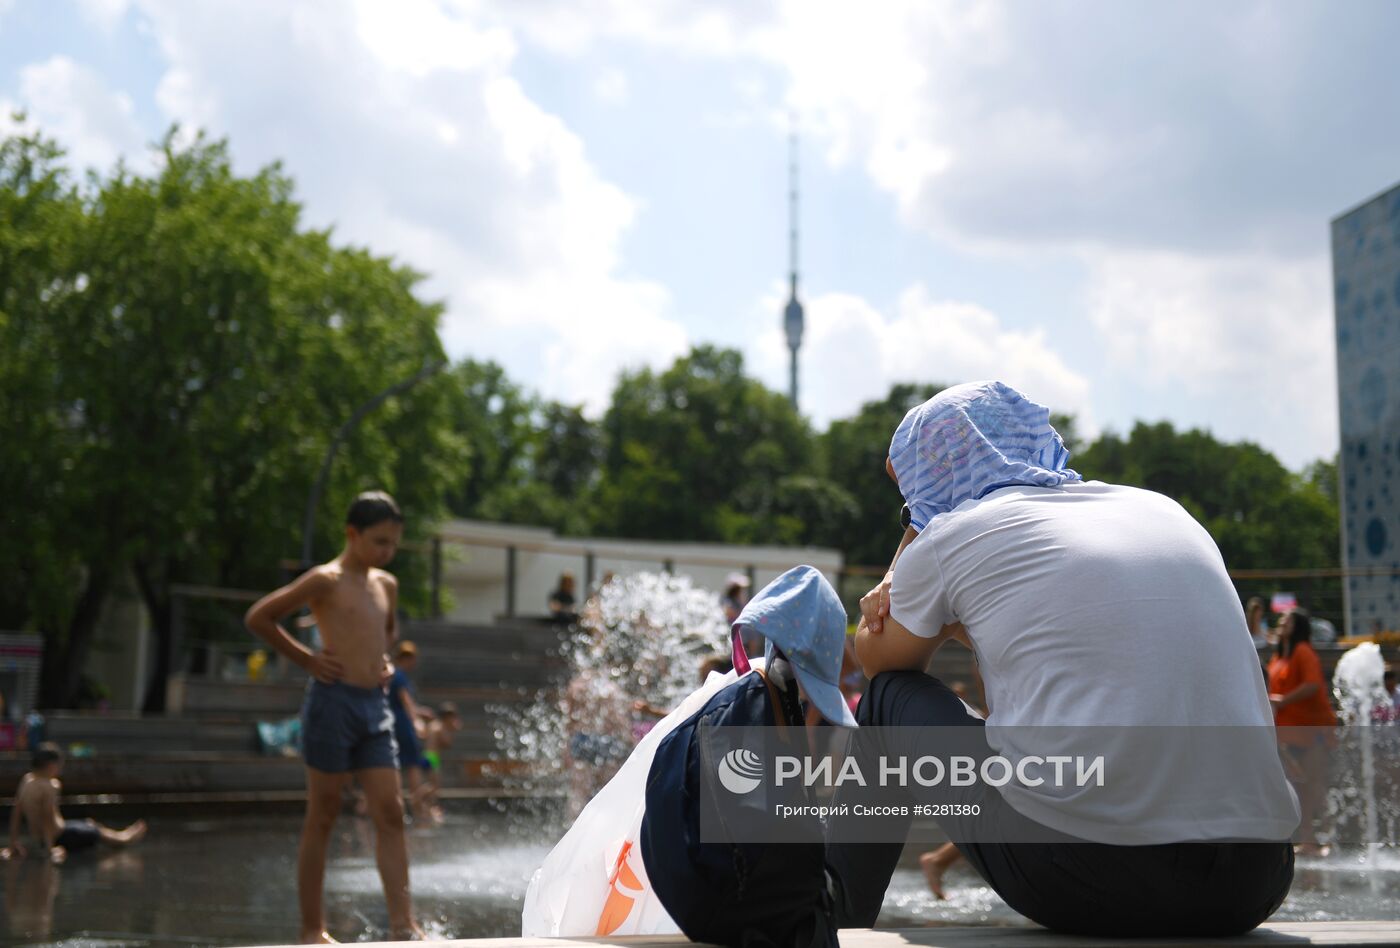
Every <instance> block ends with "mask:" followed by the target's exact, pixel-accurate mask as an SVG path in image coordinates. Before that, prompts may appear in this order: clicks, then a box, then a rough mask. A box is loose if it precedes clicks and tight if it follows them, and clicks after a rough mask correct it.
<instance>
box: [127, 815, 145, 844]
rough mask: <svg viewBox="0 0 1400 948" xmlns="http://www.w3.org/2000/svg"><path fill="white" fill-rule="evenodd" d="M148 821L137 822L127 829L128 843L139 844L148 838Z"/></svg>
mask: <svg viewBox="0 0 1400 948" xmlns="http://www.w3.org/2000/svg"><path fill="white" fill-rule="evenodd" d="M146 829H147V827H146V821H145V820H137V821H136V822H135V823H132V824H131V825H130V826H128V827H127V828H126V841H127V842H128V843H137V842H140V841H141V840H143V839H145V838H146Z"/></svg>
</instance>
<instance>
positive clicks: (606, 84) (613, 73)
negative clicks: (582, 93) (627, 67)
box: [593, 66, 627, 105]
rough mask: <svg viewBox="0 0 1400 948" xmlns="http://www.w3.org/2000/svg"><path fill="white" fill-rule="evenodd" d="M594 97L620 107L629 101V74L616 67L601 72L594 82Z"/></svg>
mask: <svg viewBox="0 0 1400 948" xmlns="http://www.w3.org/2000/svg"><path fill="white" fill-rule="evenodd" d="M593 95H594V96H596V97H597V98H598V100H599V101H601V102H607V103H608V104H610V105H618V104H620V103H622V102H625V101H626V100H627V73H625V72H623V71H622V70H621V69H618V68H617V67H615V66H610V67H608V68H606V69H604V70H603V71H602V72H600V73H599V74H598V76H597V78H595V79H594V80H593Z"/></svg>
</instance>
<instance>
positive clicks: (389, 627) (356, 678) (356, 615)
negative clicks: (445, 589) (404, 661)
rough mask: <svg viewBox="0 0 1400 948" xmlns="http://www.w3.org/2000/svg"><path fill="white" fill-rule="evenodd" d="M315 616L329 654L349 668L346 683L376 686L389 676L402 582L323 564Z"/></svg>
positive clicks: (385, 574) (377, 571) (313, 607)
mask: <svg viewBox="0 0 1400 948" xmlns="http://www.w3.org/2000/svg"><path fill="white" fill-rule="evenodd" d="M314 572H316V573H318V574H319V581H318V582H317V583H316V584H315V586H314V587H313V588H314V589H315V590H316V596H315V597H314V598H313V599H312V600H311V602H310V606H311V614H312V615H313V616H315V617H316V625H317V627H318V628H319V629H320V631H321V638H322V640H323V642H324V645H325V651H327V652H329V653H331V654H332V655H334V656H335V657H336V659H337V660H339V662H340V664H341V666H342V667H343V668H344V674H343V676H342V680H343V681H344V682H345V683H346V684H349V685H356V686H358V687H360V688H376V687H378V686H379V685H380V683H381V680H382V678H383V674H384V653H385V652H386V651H387V650H388V648H389V646H390V644H392V642H393V640H394V638H395V635H396V628H395V624H394V615H395V611H396V608H397V606H398V581H397V580H396V579H395V578H394V577H393V575H392V574H390V573H388V572H385V571H384V570H382V569H373V568H371V569H370V570H369V571H368V572H366V573H357V572H356V571H353V570H348V569H346V568H345V567H344V565H343V564H341V562H340V561H339V560H338V559H337V560H332V561H331V562H329V563H325V564H322V565H321V566H317V567H316V568H315V570H314Z"/></svg>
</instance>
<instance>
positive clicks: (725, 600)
mask: <svg viewBox="0 0 1400 948" xmlns="http://www.w3.org/2000/svg"><path fill="white" fill-rule="evenodd" d="M748 601H749V578H748V577H747V576H745V575H744V574H743V573H730V574H729V575H728V576H726V577H725V579H724V595H723V596H721V597H720V605H721V606H722V607H723V608H724V622H725V624H726V625H733V624H734V621H735V620H736V619H738V618H739V613H741V612H743V611H744V606H745V605H746V604H747V603H748Z"/></svg>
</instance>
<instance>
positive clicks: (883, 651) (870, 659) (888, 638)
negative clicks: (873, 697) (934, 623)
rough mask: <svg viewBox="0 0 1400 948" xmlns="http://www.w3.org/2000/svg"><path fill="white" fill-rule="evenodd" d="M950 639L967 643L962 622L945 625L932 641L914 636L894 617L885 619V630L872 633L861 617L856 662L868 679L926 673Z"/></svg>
mask: <svg viewBox="0 0 1400 948" xmlns="http://www.w3.org/2000/svg"><path fill="white" fill-rule="evenodd" d="M949 639H958V640H959V641H961V642H964V643H966V642H967V630H965V629H964V628H963V625H962V623H961V622H954V623H951V624H949V625H945V626H944V627H943V628H942V629H941V630H939V633H938V634H937V635H935V636H933V637H932V638H925V637H924V636H921V635H915V634H914V633H913V632H910V631H909V630H908V629H906V628H905V627H904V626H903V625H902V624H900V622H899V621H898V620H896V619H895V618H894V617H893V616H889V615H887V616H885V619H884V629H883V631H880V632H872V631H871V630H870V627H869V626H868V625H867V624H866V621H865V617H864V616H862V617H861V620H860V626H859V627H858V628H857V629H856V660H857V661H858V662H860V667H861V670H862V671H864V672H865V677H866V678H874V677H875V676H876V675H878V674H880V672H887V671H920V672H921V671H923V670H924V669H926V668H927V667H928V663H929V661H930V660H931V659H932V658H933V655H934V653H935V652H937V651H938V650H939V649H940V648H942V647H943V643H944V642H946V641H948V640H949Z"/></svg>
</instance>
